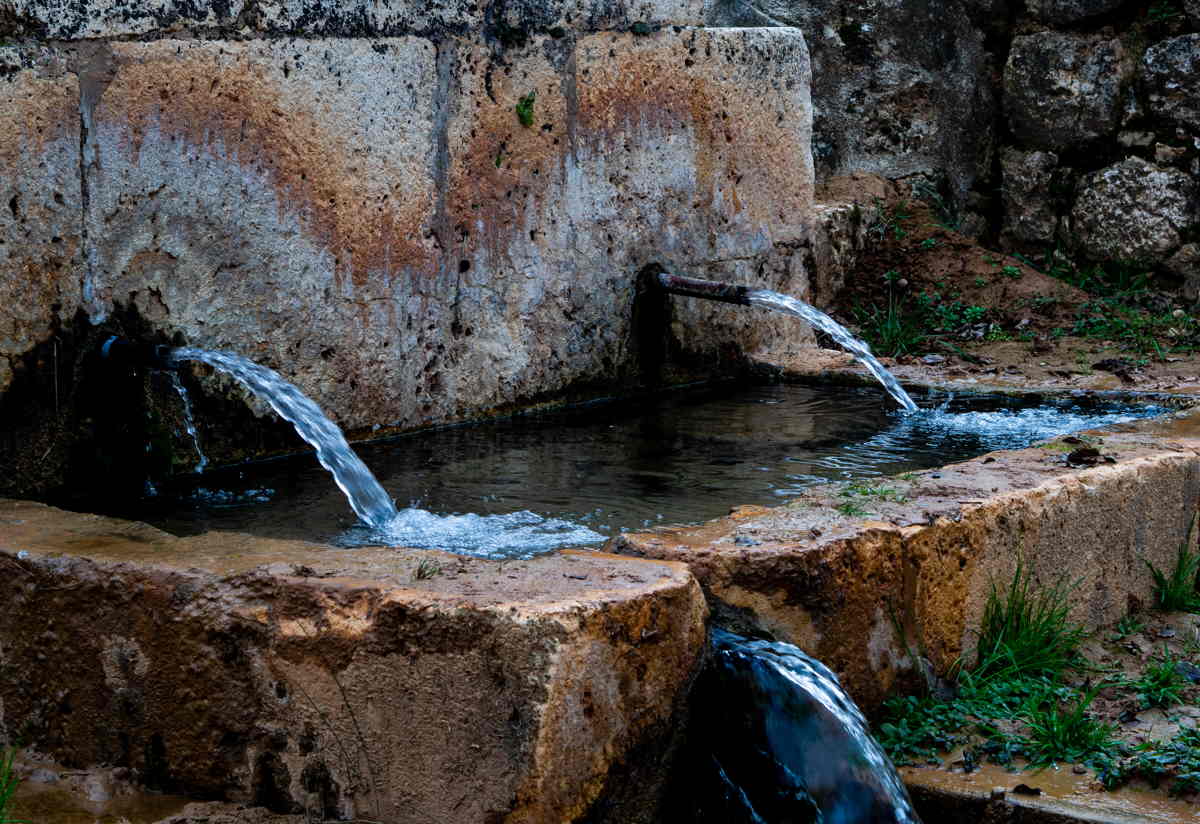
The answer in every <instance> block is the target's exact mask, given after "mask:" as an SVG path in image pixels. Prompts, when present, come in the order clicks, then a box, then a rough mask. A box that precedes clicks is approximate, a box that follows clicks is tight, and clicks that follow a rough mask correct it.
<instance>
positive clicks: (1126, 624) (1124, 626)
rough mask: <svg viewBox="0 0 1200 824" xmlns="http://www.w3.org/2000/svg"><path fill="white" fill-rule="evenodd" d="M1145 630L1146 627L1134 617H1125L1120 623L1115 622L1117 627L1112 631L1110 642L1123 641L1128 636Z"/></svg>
mask: <svg viewBox="0 0 1200 824" xmlns="http://www.w3.org/2000/svg"><path fill="white" fill-rule="evenodd" d="M1145 628H1146V625H1145V624H1143V623H1142V622H1141V621H1140V620H1138V618H1137V616H1135V615H1126V616H1125V617H1124V618H1122V619H1121V620H1120V621H1117V626H1116V628H1115V629H1114V630H1113V634H1112V640H1114V641H1124V640H1125V639H1126V638H1128V637H1129V636H1130V635H1136V634H1137V633H1139V632H1141V631H1142V630H1144V629H1145Z"/></svg>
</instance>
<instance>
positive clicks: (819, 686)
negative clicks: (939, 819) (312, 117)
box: [681, 629, 919, 824]
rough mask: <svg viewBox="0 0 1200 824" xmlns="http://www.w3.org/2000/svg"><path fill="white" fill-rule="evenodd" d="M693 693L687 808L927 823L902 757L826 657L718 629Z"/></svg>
mask: <svg viewBox="0 0 1200 824" xmlns="http://www.w3.org/2000/svg"><path fill="white" fill-rule="evenodd" d="M712 647H713V655H712V658H711V660H710V662H709V665H708V667H707V668H706V670H705V671H704V673H703V674H702V675H701V676H700V678H699V679H698V681H697V684H696V687H695V690H694V692H693V698H692V709H691V721H690V723H689V730H690V733H689V740H688V742H687V747H686V752H687V757H688V758H689V759H690V761H691V763H689V764H685V765H684V770H685V771H686V773H687V776H686V783H687V785H688V787H690V788H691V789H690V790H689V791H688V792H687V793H686V796H685V798H686V800H684V801H683V802H681V803H684V804H686V805H687V806H688V807H690V809H689V810H688V811H687V815H685V816H684V817H683V818H685V819H686V820H690V821H695V822H717V821H719V822H722V824H778V822H797V824H799V822H821V824H885V822H886V824H919V819H918V818H917V815H916V813H915V812H914V810H913V806H912V801H911V800H910V799H909V797H908V792H907V791H906V790H905V789H904V785H903V783H902V782H901V781H900V777H899V776H898V775H897V774H896V769H895V767H893V766H892V763H891V761H889V760H888V757H887V756H886V755H885V754H884V752H883V750H882V749H881V748H880V746H879V744H878V743H876V741H875V740H874V739H873V738H872V737H871V734H870V732H869V731H868V727H867V722H866V719H865V718H864V717H863V714H862V712H861V711H860V710H859V709H858V707H857V706H855V704H854V701H853V700H851V698H850V696H848V695H847V694H846V693H845V692H844V691H843V690H842V688H841V685H840V684H839V683H838V679H837V676H836V675H834V674H833V673H832V672H831V671H830V670H829V669H828V668H827V667H826V666H825V665H824V664H822V663H821V662H820V661H817V660H816V659H814V658H811V657H809V656H808V655H805V654H804V653H803V652H802V651H801V650H800V649H798V648H797V647H794V646H792V645H791V644H784V643H772V642H768V641H754V640H750V639H747V638H744V637H742V636H739V635H735V634H733V633H730V632H725V631H723V630H720V629H714V630H713V638H712Z"/></svg>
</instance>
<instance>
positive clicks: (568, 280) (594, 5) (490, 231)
mask: <svg viewBox="0 0 1200 824" xmlns="http://www.w3.org/2000/svg"><path fill="white" fill-rule="evenodd" d="M711 16H712V10H711V9H709V8H708V7H707V5H706V3H704V2H702V1H701V0H657V1H656V2H639V3H615V2H603V1H602V0H592V1H591V2H538V3H515V2H509V3H504V2H467V0H459V1H458V2H445V3H427V2H423V1H422V2H417V1H416V0H394V1H393V2H387V3H382V4H378V3H371V4H366V3H363V4H353V3H344V4H334V3H319V2H317V3H306V2H278V3H275V2H249V3H243V2H239V1H238V0H235V2H232V3H230V2H224V1H223V0H222V1H221V2H209V3H200V4H193V3H186V4H185V3H178V4H177V3H170V2H168V3H124V2H119V3H111V2H103V1H102V0H96V2H87V3H78V4H69V5H67V4H61V3H55V2H44V1H43V0H37V1H35V2H26V0H4V2H2V3H0V43H2V44H3V45H0V111H2V112H3V114H2V115H0V206H2V207H3V208H0V301H2V302H3V303H4V305H5V311H4V312H3V313H0V397H2V398H3V401H2V404H3V405H2V406H0V410H2V411H0V432H3V433H4V435H3V437H2V438H0V442H2V443H0V460H3V461H4V463H6V464H11V465H13V466H18V467H19V470H20V471H18V472H15V473H5V474H6V476H7V477H6V479H5V481H4V486H3V488H4V489H7V490H8V491H10V492H22V493H29V492H40V491H43V490H45V489H50V488H54V487H55V486H57V485H61V484H63V483H64V482H65V481H66V480H68V479H69V477H70V476H71V475H72V474H75V475H81V474H87V473H86V472H83V471H81V470H82V468H83V467H84V466H85V464H81V463H80V458H79V456H80V453H81V452H87V451H88V449H89V448H90V445H94V444H96V443H100V442H105V441H108V440H112V439H113V438H114V436H113V434H112V432H110V431H101V427H100V424H99V423H98V421H100V419H102V418H104V417H105V415H106V414H107V413H106V412H104V411H102V410H98V409H97V407H104V406H108V405H112V404H119V403H121V402H122V400H121V399H122V398H123V397H128V396H130V395H134V396H136V395H140V394H142V392H141V390H138V389H137V388H134V389H132V390H130V389H128V387H121V388H120V389H119V391H118V389H116V388H112V387H107V388H106V386H95V385H93V386H91V387H90V388H89V387H88V385H87V382H88V375H89V374H90V373H91V372H92V371H94V370H93V368H92V366H90V365H89V364H88V363H86V357H85V356H86V355H87V354H88V353H89V352H90V351H91V350H92V349H94V348H95V347H96V346H97V344H98V343H99V342H100V341H102V340H104V339H105V337H106V336H107V335H108V334H113V333H118V334H124V335H127V336H130V337H133V338H137V339H141V340H150V341H157V342H170V343H174V344H183V343H186V344H188V345H194V346H201V347H205V348H214V349H227V350H231V351H234V352H237V353H240V354H243V355H246V356H249V357H251V358H253V359H254V360H256V361H258V362H260V363H263V364H265V365H267V366H270V367H273V368H275V369H277V370H278V371H280V372H281V373H282V374H284V375H285V376H286V377H287V378H289V379H291V380H293V381H294V382H295V383H297V384H298V385H299V386H300V388H301V389H302V390H303V391H305V392H306V393H308V394H310V395H311V396H312V397H313V398H314V399H315V400H316V401H317V403H318V404H319V405H320V406H322V407H323V408H324V409H326V410H327V411H328V412H329V413H330V415H331V417H333V418H334V419H335V420H336V421H337V423H339V424H340V425H341V426H342V427H343V428H345V429H347V430H349V431H350V432H351V433H352V434H355V435H368V434H371V433H379V432H381V431H384V432H386V431H389V430H402V429H412V428H417V427H421V426H427V425H431V424H440V423H447V422H453V421H459V420H464V419H469V418H473V417H480V416H484V415H488V414H494V413H496V412H504V411H509V410H513V409H518V408H522V407H528V406H531V405H536V404H538V403H541V402H544V401H561V400H566V399H571V398H589V397H594V396H596V395H604V394H612V393H614V392H622V391H631V390H632V389H633V388H636V387H638V386H642V385H651V386H653V385H657V384H658V383H659V382H660V381H662V380H679V379H684V378H690V377H698V376H707V375H711V374H713V372H714V371H716V370H719V369H721V368H722V367H723V366H727V365H728V364H729V363H731V362H736V361H738V360H739V359H740V358H741V357H742V353H744V352H748V351H754V350H756V349H765V348H770V347H772V346H777V345H791V343H792V342H797V343H798V342H802V341H804V340H811V337H810V336H809V333H808V332H806V331H805V330H804V329H802V328H801V325H800V324H799V323H798V322H795V321H790V320H784V319H774V318H764V317H761V316H759V315H756V314H753V313H747V312H744V311H743V312H739V311H737V310H736V309H733V308H730V307H716V306H711V305H700V304H699V302H695V301H673V302H666V301H663V300H659V299H657V298H648V299H647V300H645V301H642V303H643V304H645V306H642V305H641V304H639V289H638V278H637V275H638V272H639V271H640V270H641V269H642V268H643V267H645V266H646V265H647V264H650V263H659V264H663V265H666V266H668V267H674V268H677V269H679V270H682V271H685V272H689V273H692V274H695V275H699V276H707V277H713V278H722V279H728V280H734V281H738V282H742V283H747V284H752V285H756V286H763V287H770V288H776V289H780V290H782V291H786V292H789V293H792V294H798V295H801V296H803V295H805V294H807V293H808V279H809V269H810V268H811V266H812V261H813V255H814V251H813V241H812V238H811V237H810V226H809V223H810V220H809V218H810V216H811V213H812V210H813V170H812V162H811V152H810V150H809V139H810V138H809V135H810V126H811V108H810V103H809V84H810V67H809V61H808V52H807V48H806V45H805V41H804V37H803V35H802V34H801V33H800V32H799V31H798V30H796V29H792V28H781V27H769V28H740V29H732V28H710V27H706V23H707V21H708V20H709V18H710V17H711ZM522 100H526V101H529V103H530V105H529V107H528V117H526V118H525V119H524V120H523V118H522V114H521V113H520V112H519V111H518V108H519V104H521V101H522ZM522 111H524V108H522ZM780 342H782V344H781V343H780ZM668 356H669V359H668ZM667 360H669V363H670V364H671V366H670V368H668V369H667V370H666V371H664V361H667ZM116 381H117V379H115V378H114V379H111V380H107V381H106V382H104V383H106V385H107V384H111V383H115V382H116ZM184 383H185V385H186V386H187V387H188V388H189V389H190V390H191V393H192V394H193V396H194V398H195V404H196V409H197V412H198V423H199V425H200V434H201V439H202V441H203V442H204V444H205V446H206V449H207V451H208V452H209V456H210V459H211V460H212V461H214V462H216V463H220V462H227V461H231V460H237V459H240V458H244V457H247V456H252V455H258V454H264V453H268V452H271V451H278V450H280V449H295V448H296V447H297V445H298V444H297V442H295V441H294V439H292V437H291V436H290V435H289V434H288V433H287V432H286V429H284V428H281V427H279V426H278V425H277V424H276V423H275V422H274V421H273V418H272V416H269V415H267V414H266V410H265V407H263V406H262V405H261V404H254V403H252V402H250V401H249V400H247V399H245V398H244V397H243V396H242V394H241V393H240V390H238V389H236V388H235V387H233V386H232V385H231V384H230V382H229V381H227V380H224V379H222V378H220V377H219V376H212V375H210V374H208V373H206V372H202V371H197V372H196V373H194V374H187V375H185V376H184ZM138 385H139V386H141V385H142V384H138ZM145 392H146V395H147V397H146V398H145V399H140V400H139V402H138V403H139V405H138V406H137V408H136V409H134V408H131V409H130V410H129V411H127V412H126V413H123V414H122V415H117V416H116V417H118V418H122V419H125V420H128V419H132V418H140V417H144V416H146V415H147V414H148V415H149V417H150V419H151V423H152V424H155V425H158V426H160V429H161V431H162V434H163V437H164V439H165V440H168V441H169V440H170V439H171V437H173V434H172V433H178V432H179V431H180V429H179V427H178V426H172V425H171V424H173V423H177V420H176V419H177V418H178V417H179V415H180V414H181V409H180V406H179V400H178V398H177V397H175V393H174V392H172V391H170V387H169V386H168V387H167V389H166V391H162V387H155V386H150V387H149V388H148V389H146V390H145ZM147 410H148V411H147ZM251 412H253V415H252V414H251ZM254 415H257V416H260V417H258V418H256V417H254ZM152 428H153V427H152ZM148 439H149V440H151V441H154V440H155V438H154V433H153V432H152V433H151V436H150V437H149V438H148ZM134 440H136V438H135V439H134ZM143 440H146V438H143ZM161 446H162V448H161V450H160V451H161V452H162V459H163V461H164V462H165V463H166V464H167V468H166V471H167V472H169V471H172V470H185V469H190V464H189V462H190V461H194V459H195V458H194V452H193V451H192V449H191V446H190V444H187V443H176V444H174V448H172V445H171V444H169V443H167V444H163V445H161ZM155 448H156V449H158V448H159V447H155ZM116 463H119V459H116V458H115V457H114V458H109V459H107V464H106V463H105V461H93V462H92V464H90V466H96V465H109V464H116ZM114 471H115V469H114Z"/></svg>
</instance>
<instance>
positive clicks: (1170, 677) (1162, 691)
mask: <svg viewBox="0 0 1200 824" xmlns="http://www.w3.org/2000/svg"><path fill="white" fill-rule="evenodd" d="M1178 664H1179V661H1178V660H1177V659H1175V658H1174V657H1173V656H1172V655H1171V653H1169V652H1168V651H1167V649H1166V648H1165V647H1164V648H1163V651H1162V655H1160V656H1159V658H1158V660H1156V661H1155V662H1154V663H1152V664H1151V665H1150V666H1148V667H1146V669H1145V670H1144V671H1143V672H1142V677H1141V678H1139V679H1138V680H1137V681H1134V682H1133V684H1132V685H1131V686H1132V687H1133V688H1134V689H1135V690H1136V691H1137V696H1138V701H1139V702H1140V703H1141V705H1142V707H1143V708H1145V707H1162V708H1166V707H1169V706H1171V705H1172V704H1178V703H1179V702H1180V701H1181V700H1182V698H1183V696H1182V695H1181V692H1182V690H1183V688H1184V687H1185V686H1187V683H1188V682H1187V679H1186V678H1184V677H1183V675H1181V674H1180V672H1179V669H1178Z"/></svg>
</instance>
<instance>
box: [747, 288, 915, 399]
mask: <svg viewBox="0 0 1200 824" xmlns="http://www.w3.org/2000/svg"><path fill="white" fill-rule="evenodd" d="M746 300H748V301H750V305H751V306H761V307H762V308H764V309H772V310H774V311H776V312H783V313H784V314H786V315H793V316H795V317H798V318H800V319H801V320H803V321H805V322H806V323H808V324H809V325H811V326H813V327H814V328H816V329H819V330H821V331H822V332H824V333H825V334H827V335H829V337H831V338H833V339H834V340H835V341H837V344H838V346H840V347H842V348H843V349H845V350H846V351H847V352H849V353H850V354H851V355H853V356H854V357H855V359H856V360H858V362H859V363H861V364H862V365H863V366H865V367H867V370H868V371H869V372H870V373H871V374H872V375H874V376H875V379H876V380H877V381H879V382H880V383H881V384H882V385H883V388H884V389H886V390H887V393H888V394H889V395H891V396H892V397H893V398H894V399H895V401H896V403H898V404H900V408H901V409H903V410H904V411H905V412H907V413H909V414H912V413H913V412H916V411H917V404H916V403H915V402H914V401H913V399H912V398H910V397H909V395H908V393H907V392H905V391H904V388H903V387H902V386H900V382H899V381H898V380H896V376H895V375H893V374H892V373H891V372H889V371H887V369H885V368H884V366H883V364H882V363H880V362H879V359H878V358H876V357H875V356H874V355H873V354H871V348H870V347H869V346H867V344H866V343H864V342H863V341H861V340H859V339H858V338H856V337H854V335H852V334H850V330H848V329H847V328H846V327H844V326H842V325H841V324H840V323H838V322H837V321H836V320H834V319H833V318H831V317H829V315H827V314H825V313H824V312H822V311H821V310H820V309H818V308H817V307H815V306H811V305H809V304H807V303H805V302H804V301H802V300H798V299H797V298H793V297H790V296H788V295H781V294H779V293H778V292H772V291H770V290H768V289H751V290H749V291H747V292H746Z"/></svg>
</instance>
